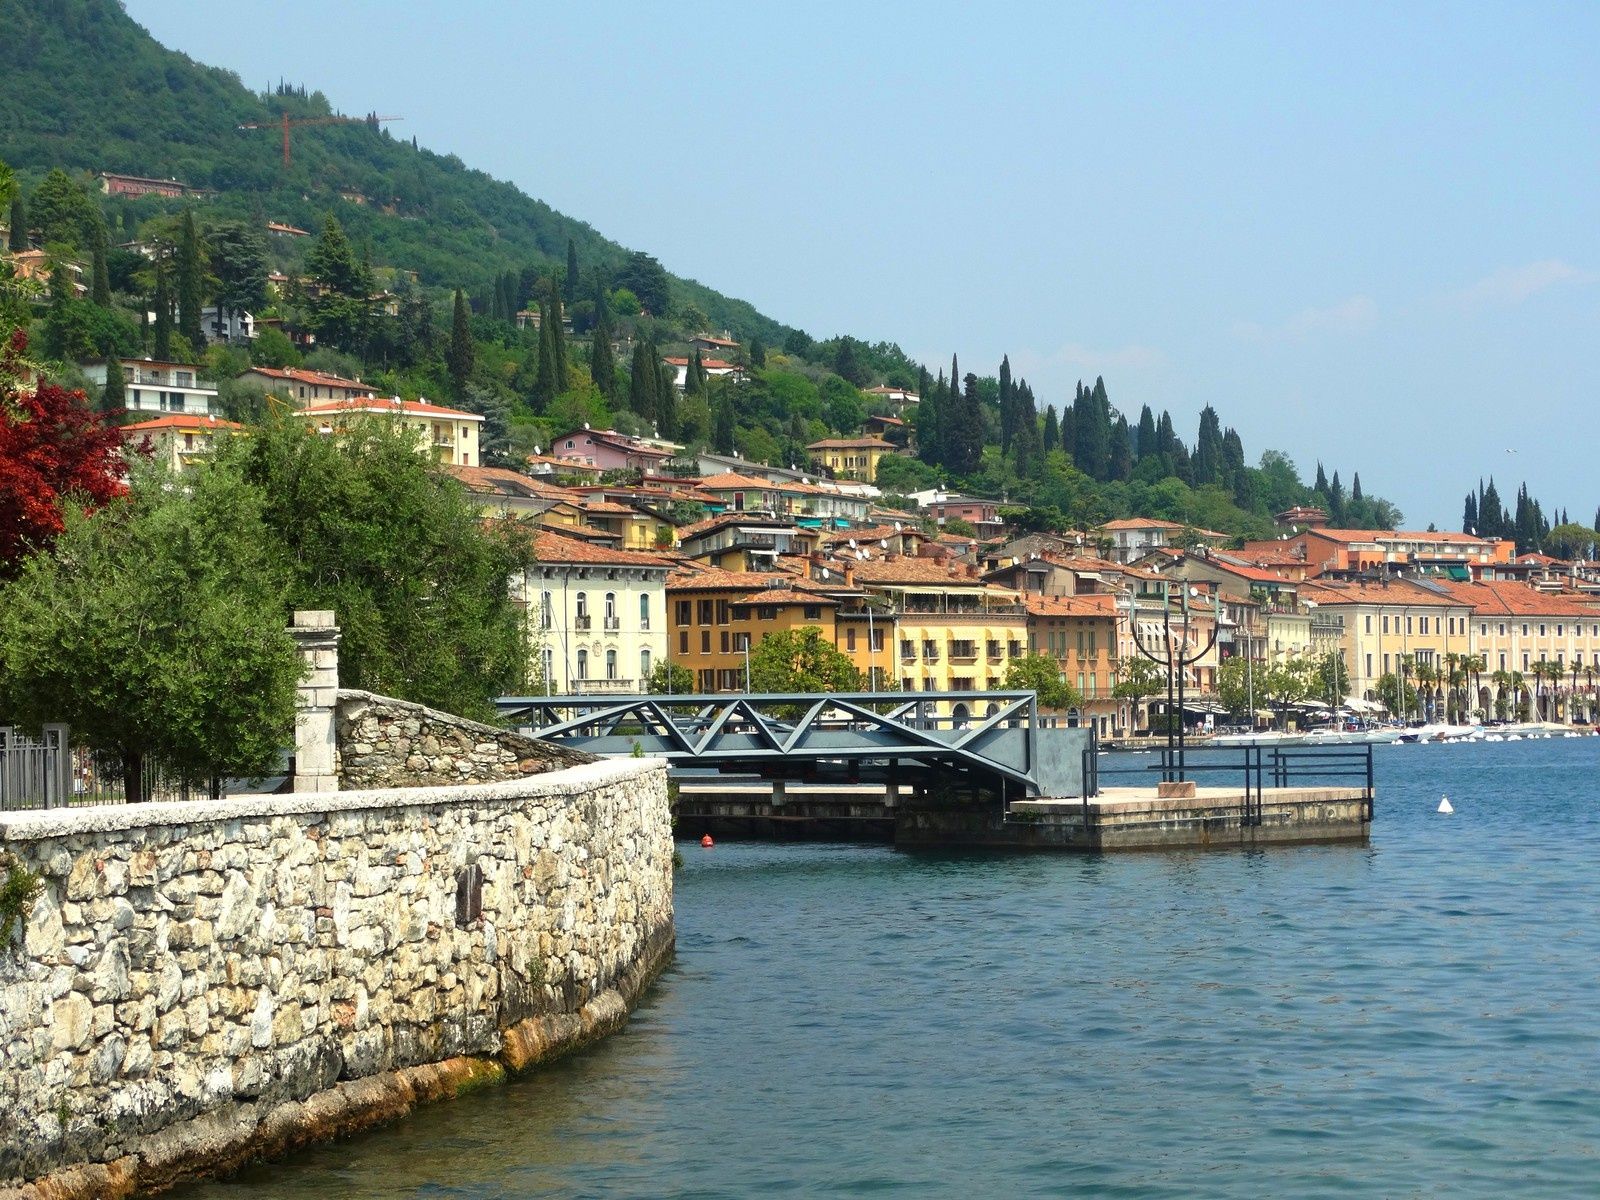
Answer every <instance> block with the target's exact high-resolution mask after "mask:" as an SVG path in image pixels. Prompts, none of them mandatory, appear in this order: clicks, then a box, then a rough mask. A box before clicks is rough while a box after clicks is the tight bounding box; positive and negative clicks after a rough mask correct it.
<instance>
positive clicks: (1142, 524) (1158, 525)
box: [1100, 517, 1183, 529]
mask: <svg viewBox="0 0 1600 1200" xmlns="http://www.w3.org/2000/svg"><path fill="white" fill-rule="evenodd" d="M1100 528H1101V529H1182V528H1183V526H1182V525H1179V524H1178V523H1177V522H1176V521H1163V520H1160V519H1159V518H1156V517H1122V518H1120V519H1118V520H1115V521H1107V522H1106V523H1105V524H1104V525H1101V526H1100Z"/></svg>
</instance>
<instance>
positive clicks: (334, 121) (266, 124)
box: [239, 113, 405, 171]
mask: <svg viewBox="0 0 1600 1200" xmlns="http://www.w3.org/2000/svg"><path fill="white" fill-rule="evenodd" d="M403 120H405V118H404V117H380V116H378V115H377V114H373V115H371V116H366V117H291V116H290V115H289V114H288V113H284V114H283V118H282V121H281V122H280V121H251V122H250V123H249V124H246V125H241V126H239V128H240V129H278V128H280V127H281V128H282V129H283V169H284V170H285V171H287V170H288V169H289V128H290V126H293V125H377V124H380V123H382V122H384V121H403Z"/></svg>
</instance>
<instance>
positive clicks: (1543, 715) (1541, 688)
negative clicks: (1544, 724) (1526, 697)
mask: <svg viewBox="0 0 1600 1200" xmlns="http://www.w3.org/2000/svg"><path fill="white" fill-rule="evenodd" d="M1528 673H1529V674H1531V675H1532V676H1533V689H1534V700H1533V706H1534V711H1535V712H1537V713H1538V714H1539V720H1541V721H1548V720H1549V719H1550V709H1551V707H1552V705H1551V704H1547V703H1546V700H1547V698H1548V699H1551V700H1553V697H1550V696H1549V695H1548V693H1546V691H1545V681H1546V680H1548V679H1551V678H1556V679H1559V678H1560V677H1561V667H1560V665H1559V664H1557V663H1554V662H1551V661H1550V660H1549V659H1546V658H1541V659H1540V660H1539V661H1538V662H1536V663H1534V664H1533V666H1532V667H1530V668H1528Z"/></svg>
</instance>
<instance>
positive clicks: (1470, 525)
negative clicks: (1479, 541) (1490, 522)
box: [1461, 492, 1478, 533]
mask: <svg viewBox="0 0 1600 1200" xmlns="http://www.w3.org/2000/svg"><path fill="white" fill-rule="evenodd" d="M1461 532H1462V533H1477V532H1478V497H1477V494H1476V493H1474V492H1468V493H1467V501H1466V503H1465V504H1463V505H1462V506H1461Z"/></svg>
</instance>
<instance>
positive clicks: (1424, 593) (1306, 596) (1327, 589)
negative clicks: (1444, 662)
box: [1299, 579, 1468, 608]
mask: <svg viewBox="0 0 1600 1200" xmlns="http://www.w3.org/2000/svg"><path fill="white" fill-rule="evenodd" d="M1299 592H1300V599H1301V600H1311V601H1314V602H1315V603H1317V604H1322V605H1329V604H1382V605H1391V606H1393V607H1396V608H1399V607H1429V606H1431V607H1435V608H1445V607H1455V606H1460V605H1463V604H1466V603H1468V602H1467V601H1465V600H1459V599H1456V598H1455V597H1453V596H1450V595H1448V594H1445V593H1444V592H1442V591H1435V590H1433V589H1432V588H1429V587H1424V586H1423V585H1422V584H1418V583H1413V582H1411V581H1410V580H1406V579H1394V580H1391V581H1390V582H1389V584H1388V585H1387V586H1385V585H1383V584H1381V583H1356V582H1348V581H1334V580H1319V581H1318V582H1317V583H1315V584H1301V585H1299Z"/></svg>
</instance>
